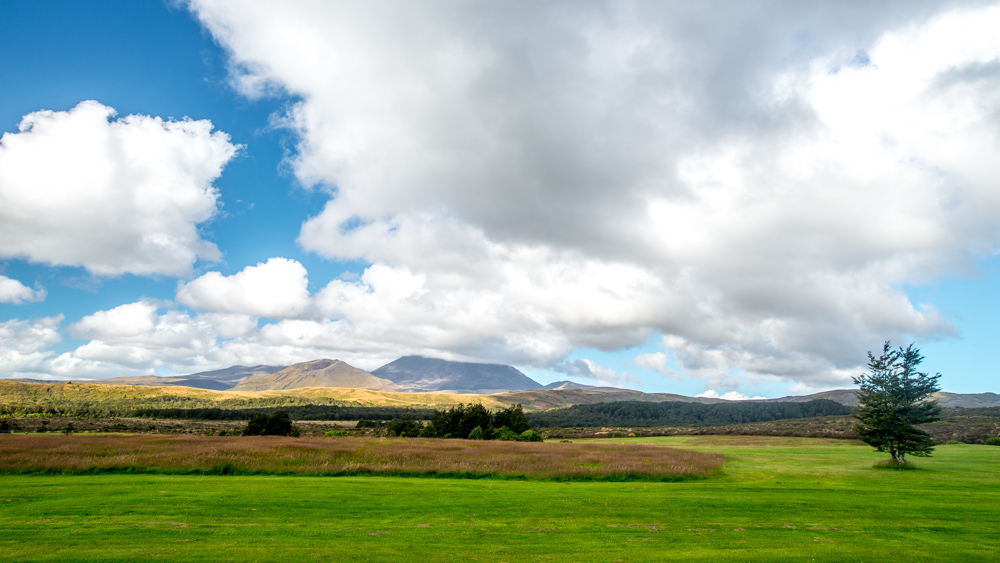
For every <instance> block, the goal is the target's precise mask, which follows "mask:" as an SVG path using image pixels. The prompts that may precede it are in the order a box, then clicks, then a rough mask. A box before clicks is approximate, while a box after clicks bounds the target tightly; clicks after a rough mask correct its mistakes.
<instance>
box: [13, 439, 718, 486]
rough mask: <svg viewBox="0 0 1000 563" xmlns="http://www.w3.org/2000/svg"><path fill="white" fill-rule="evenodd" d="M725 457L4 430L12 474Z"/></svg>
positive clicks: (457, 469)
mask: <svg viewBox="0 0 1000 563" xmlns="http://www.w3.org/2000/svg"><path fill="white" fill-rule="evenodd" d="M721 465H722V456H721V455H719V454H714V453H705V452H694V451H688V450H683V449H677V448H662V447H657V446H650V445H643V444H578V443H552V442H549V443H522V442H493V441H465V440H428V439H412V438H410V439H391V438H281V437H267V436H261V437H221V436H148V435H147V436H107V435H104V436H101V435H98V436H81V435H76V436H65V435H45V436H38V435H29V436H22V435H11V436H2V437H0V472H5V473H104V472H122V473H136V472H139V473H142V472H150V473H202V474H307V475H364V474H383V475H426V476H434V475H438V476H461V477H488V476H492V477H505V478H512V477H513V478H518V477H524V478H540V479H583V480H630V479H658V480H671V479H679V478H687V477H703V476H707V475H710V474H712V473H713V472H715V471H717V470H718V468H720V467H721Z"/></svg>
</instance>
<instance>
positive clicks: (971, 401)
mask: <svg viewBox="0 0 1000 563" xmlns="http://www.w3.org/2000/svg"><path fill="white" fill-rule="evenodd" d="M931 398H932V399H934V400H936V401H937V402H938V404H939V405H941V406H942V407H945V408H949V409H953V408H963V409H975V408H982V407H1000V395H998V394H996V393H949V392H947V391H939V392H937V393H934V394H933V395H931ZM814 399H829V400H831V401H837V402H838V403H840V404H842V405H847V406H849V407H853V406H856V405H857V404H858V399H857V397H856V396H855V393H854V389H834V390H833V391H821V392H819V393H813V394H812V395H803V396H795V397H781V398H779V399H768V401H769V402H788V403H799V402H804V401H811V400H814Z"/></svg>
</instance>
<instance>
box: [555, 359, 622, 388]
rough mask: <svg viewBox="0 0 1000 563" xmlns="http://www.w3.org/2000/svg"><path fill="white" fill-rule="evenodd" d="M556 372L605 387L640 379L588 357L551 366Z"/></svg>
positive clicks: (617, 385)
mask: <svg viewBox="0 0 1000 563" xmlns="http://www.w3.org/2000/svg"><path fill="white" fill-rule="evenodd" d="M552 369H553V371H555V372H557V373H564V374H566V375H568V376H571V377H580V378H583V379H591V380H597V383H598V384H599V385H602V386H607V387H620V386H622V385H625V384H628V383H633V384H641V383H642V380H641V379H639V378H638V377H635V376H633V375H632V374H631V373H629V372H624V373H618V372H617V371H615V370H614V369H611V368H607V367H604V366H602V365H600V364H598V363H597V362H594V361H591V360H588V359H585V358H584V359H579V360H566V361H565V362H563V363H561V364H559V365H556V366H555V367H553V368H552Z"/></svg>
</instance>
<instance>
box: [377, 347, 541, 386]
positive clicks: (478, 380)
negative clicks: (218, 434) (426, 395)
mask: <svg viewBox="0 0 1000 563" xmlns="http://www.w3.org/2000/svg"><path fill="white" fill-rule="evenodd" d="M372 375H377V376H378V377H383V378H385V379H388V380H389V381H392V382H393V383H395V384H397V385H398V386H399V387H400V388H401V389H405V390H406V391H413V392H426V391H452V392H458V393H462V392H473V391H474V392H476V393H486V394H489V393H502V392H505V391H523V390H525V389H541V388H542V386H541V385H540V384H539V383H538V382H537V381H535V380H534V379H531V378H530V377H528V376H527V375H524V374H523V373H521V372H520V371H518V370H517V368H515V367H513V366H506V365H501V364H474V363H469V362H451V361H448V360H438V359H435V358H425V357H423V356H404V357H402V358H399V359H398V360H396V361H394V362H390V363H388V364H386V365H384V366H382V367H380V368H378V369H377V370H375V371H373V372H372Z"/></svg>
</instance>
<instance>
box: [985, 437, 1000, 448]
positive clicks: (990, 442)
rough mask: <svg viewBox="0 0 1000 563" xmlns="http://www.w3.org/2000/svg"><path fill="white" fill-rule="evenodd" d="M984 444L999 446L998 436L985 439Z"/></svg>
mask: <svg viewBox="0 0 1000 563" xmlns="http://www.w3.org/2000/svg"><path fill="white" fill-rule="evenodd" d="M986 445H987V446H1000V436H997V437H996V438H990V439H989V440H986Z"/></svg>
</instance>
